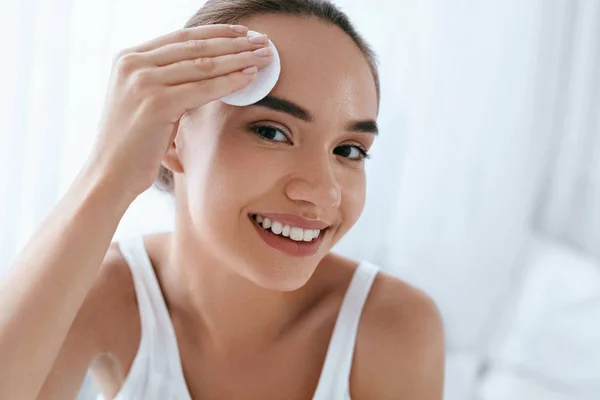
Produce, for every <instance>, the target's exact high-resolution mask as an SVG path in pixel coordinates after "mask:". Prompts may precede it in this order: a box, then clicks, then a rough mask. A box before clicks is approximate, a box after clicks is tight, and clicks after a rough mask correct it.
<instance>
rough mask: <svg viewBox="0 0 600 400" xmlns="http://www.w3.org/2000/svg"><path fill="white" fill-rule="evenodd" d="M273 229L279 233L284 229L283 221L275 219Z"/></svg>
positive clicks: (275, 232)
mask: <svg viewBox="0 0 600 400" xmlns="http://www.w3.org/2000/svg"><path fill="white" fill-rule="evenodd" d="M271 231H273V233H274V234H276V235H279V234H280V233H281V232H282V231H283V225H281V222H277V221H274V222H273V225H271Z"/></svg>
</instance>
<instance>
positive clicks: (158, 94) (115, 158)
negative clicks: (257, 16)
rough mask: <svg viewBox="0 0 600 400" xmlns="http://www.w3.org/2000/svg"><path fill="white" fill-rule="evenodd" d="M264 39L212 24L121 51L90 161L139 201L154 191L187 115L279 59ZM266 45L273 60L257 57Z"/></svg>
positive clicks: (236, 86) (112, 76)
mask: <svg viewBox="0 0 600 400" xmlns="http://www.w3.org/2000/svg"><path fill="white" fill-rule="evenodd" d="M246 31H247V28H246ZM263 38H264V39H265V40H264V43H252V42H250V41H249V38H248V37H247V36H246V33H240V32H235V31H234V30H233V29H232V28H231V27H230V26H229V25H205V26H200V27H195V28H188V29H182V30H179V31H176V32H172V33H170V34H167V35H165V36H161V37H158V38H156V39H154V40H152V41H149V42H147V43H144V44H142V45H139V46H136V47H132V48H129V49H125V50H123V51H121V52H119V54H118V55H117V57H116V58H115V61H114V64H113V70H112V73H111V78H110V82H109V88H108V92H107V97H106V103H105V107H104V110H103V113H102V118H101V122H100V129H99V135H98V137H97V140H96V143H95V145H94V148H93V150H92V153H91V156H90V160H89V161H88V162H89V163H90V164H91V165H92V168H93V169H94V170H95V171H100V173H101V175H102V176H103V177H104V178H105V179H104V180H105V181H109V182H111V183H112V182H118V185H119V186H120V187H121V188H123V190H126V191H127V192H128V193H129V194H131V195H132V196H134V198H135V197H136V196H138V195H139V194H141V193H142V192H144V191H145V190H147V189H148V188H149V187H150V186H151V185H152V183H153V182H154V179H155V178H156V176H157V174H158V171H159V167H160V165H161V162H162V160H163V157H164V155H165V153H166V151H167V149H168V148H169V146H170V144H171V143H172V142H173V141H174V140H175V136H176V135H177V130H178V125H179V119H180V118H181V116H182V115H183V114H184V113H185V111H186V110H188V109H194V108H197V107H200V106H202V105H204V104H206V103H209V102H211V101H214V100H218V99H220V98H222V97H224V96H226V95H228V94H231V93H233V92H235V91H237V90H239V89H242V88H243V87H245V86H246V85H248V84H249V83H250V82H252V80H254V79H255V78H256V69H257V68H263V67H265V66H267V65H268V64H269V63H270V62H271V61H272V59H273V57H272V52H271V50H270V49H269V48H268V47H269V46H268V40H266V38H265V37H264V36H263ZM263 47H264V48H266V49H267V53H268V54H267V56H259V55H257V54H254V53H253V51H254V50H257V49H260V48H263ZM251 67H254V68H251ZM245 69H246V71H245V72H246V73H244V72H243V70H245ZM248 72H249V73H248Z"/></svg>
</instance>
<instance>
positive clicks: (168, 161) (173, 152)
mask: <svg viewBox="0 0 600 400" xmlns="http://www.w3.org/2000/svg"><path fill="white" fill-rule="evenodd" d="M180 121H181V119H179V120H177V123H176V124H175V126H174V127H173V133H172V134H171V139H170V141H169V143H170V144H169V148H168V149H167V151H166V153H165V156H164V157H163V161H162V165H163V166H164V167H165V168H167V169H168V170H170V171H171V172H174V173H175V172H177V173H180V174H181V173H183V165H182V164H181V159H180V158H179V152H178V148H177V140H176V139H177V135H178V133H179V126H180V124H179V123H180Z"/></svg>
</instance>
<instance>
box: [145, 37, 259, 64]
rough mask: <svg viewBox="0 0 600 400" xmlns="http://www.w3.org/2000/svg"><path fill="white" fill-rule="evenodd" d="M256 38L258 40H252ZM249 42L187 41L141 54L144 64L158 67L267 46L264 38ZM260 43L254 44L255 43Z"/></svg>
mask: <svg viewBox="0 0 600 400" xmlns="http://www.w3.org/2000/svg"><path fill="white" fill-rule="evenodd" d="M254 38H258V39H254ZM254 38H252V39H253V41H252V42H251V41H250V39H251V38H248V37H245V36H244V37H235V38H212V39H204V40H188V41H186V42H178V43H172V44H168V45H166V46H162V47H159V48H157V49H154V50H152V51H148V52H146V53H143V54H141V55H140V56H141V57H143V58H146V59H147V60H148V62H146V63H145V64H150V65H156V66H159V67H162V66H165V65H169V64H173V63H176V62H179V61H184V60H194V59H198V58H203V57H217V56H222V55H225V54H236V53H241V52H244V51H248V50H256V49H259V48H261V47H265V46H267V45H268V39H267V37H266V36H264V35H261V36H255V37H254ZM257 40H260V42H258V43H255V41H257Z"/></svg>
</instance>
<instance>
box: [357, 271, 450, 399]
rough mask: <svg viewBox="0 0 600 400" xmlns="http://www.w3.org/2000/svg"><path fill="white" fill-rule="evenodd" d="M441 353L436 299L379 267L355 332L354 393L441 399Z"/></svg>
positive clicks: (368, 396)
mask: <svg viewBox="0 0 600 400" xmlns="http://www.w3.org/2000/svg"><path fill="white" fill-rule="evenodd" d="M444 358H445V343H444V328H443V321H442V316H441V313H440V311H439V309H438V307H437V305H436V303H435V302H434V300H433V299H432V298H431V297H430V296H429V295H428V294H426V293H425V292H424V291H423V290H421V289H418V288H416V287H414V286H412V285H410V284H409V283H407V282H405V281H402V280H401V279H399V278H397V277H395V276H393V275H391V274H388V273H386V272H384V271H380V272H379V273H378V274H377V276H376V278H375V280H374V282H373V286H372V288H371V291H370V293H369V297H368V298H367V301H366V303H365V306H364V309H363V313H362V316H361V322H360V326H359V329H358V333H357V342H356V348H355V353H354V359H353V365H352V373H351V393H352V398H353V399H356V400H361V399H373V398H377V399H398V398H407V399H409V398H410V399H422V400H441V399H442V397H443V383H444V363H445V359H444Z"/></svg>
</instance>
